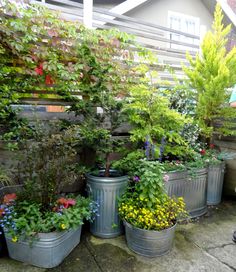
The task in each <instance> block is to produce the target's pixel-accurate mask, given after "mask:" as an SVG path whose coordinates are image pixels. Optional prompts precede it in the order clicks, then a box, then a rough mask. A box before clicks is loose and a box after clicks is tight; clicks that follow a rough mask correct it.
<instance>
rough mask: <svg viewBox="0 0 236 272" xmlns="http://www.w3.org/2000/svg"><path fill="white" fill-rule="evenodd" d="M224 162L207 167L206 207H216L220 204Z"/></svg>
mask: <svg viewBox="0 0 236 272" xmlns="http://www.w3.org/2000/svg"><path fill="white" fill-rule="evenodd" d="M224 173H225V162H221V163H219V164H216V165H209V169H208V178H207V179H208V180H207V205H218V204H219V203H220V202H221V196H222V190H223V182H224Z"/></svg>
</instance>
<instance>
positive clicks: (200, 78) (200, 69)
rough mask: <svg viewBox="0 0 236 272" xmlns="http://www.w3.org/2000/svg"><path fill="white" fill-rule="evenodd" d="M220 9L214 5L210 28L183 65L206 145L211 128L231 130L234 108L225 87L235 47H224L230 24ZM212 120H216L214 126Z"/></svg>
mask: <svg viewBox="0 0 236 272" xmlns="http://www.w3.org/2000/svg"><path fill="white" fill-rule="evenodd" d="M222 20H223V13H222V10H221V8H220V5H219V4H218V5H216V10H215V14H214V22H213V25H212V29H213V31H209V32H207V34H206V35H205V37H204V40H203V42H202V44H201V53H199V54H197V56H196V59H193V58H192V57H191V56H190V55H189V54H188V55H187V58H188V60H189V63H190V66H189V67H184V71H185V74H186V76H187V85H188V86H189V88H192V89H194V90H195V93H193V94H194V96H193V98H194V97H195V101H196V120H197V122H198V124H199V126H200V129H201V131H200V133H201V135H202V136H203V137H204V141H205V142H206V143H207V144H208V145H209V144H210V143H211V142H212V136H213V132H214V131H216V132H218V133H220V134H223V135H230V134H233V133H234V130H233V129H231V128H232V122H231V120H232V118H234V117H235V112H234V111H233V109H232V108H230V107H228V106H227V104H228V101H229V95H230V94H229V92H228V88H230V87H232V86H233V85H234V84H235V83H236V74H235V70H236V48H235V47H234V48H233V49H232V50H231V51H230V52H227V50H226V43H227V35H228V34H229V32H230V29H231V26H230V25H229V26H227V27H224V25H223V22H222ZM214 123H220V124H221V125H220V126H215V125H214Z"/></svg>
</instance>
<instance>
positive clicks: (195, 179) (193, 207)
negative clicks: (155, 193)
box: [165, 168, 207, 218]
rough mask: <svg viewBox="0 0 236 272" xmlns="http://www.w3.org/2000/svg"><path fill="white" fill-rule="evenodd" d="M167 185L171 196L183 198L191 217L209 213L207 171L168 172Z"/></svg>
mask: <svg viewBox="0 0 236 272" xmlns="http://www.w3.org/2000/svg"><path fill="white" fill-rule="evenodd" d="M167 175H168V176H169V180H168V181H167V182H166V183H165V186H166V189H167V194H168V195H169V196H176V197H183V198H184V201H185V203H186V209H187V211H188V212H189V215H190V217H192V218H194V217H198V216H201V215H203V214H205V213H206V212H207V202H206V192H207V191H206V189H207V169H206V168H204V169H196V170H194V171H176V172H168V173H167Z"/></svg>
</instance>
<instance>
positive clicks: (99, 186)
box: [86, 171, 128, 238]
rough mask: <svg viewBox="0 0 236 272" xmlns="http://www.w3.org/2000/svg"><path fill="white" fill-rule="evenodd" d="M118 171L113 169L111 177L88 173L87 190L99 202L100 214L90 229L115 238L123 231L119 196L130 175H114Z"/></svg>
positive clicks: (99, 235) (94, 232)
mask: <svg viewBox="0 0 236 272" xmlns="http://www.w3.org/2000/svg"><path fill="white" fill-rule="evenodd" d="M102 172H104V171H101V173H102ZM116 173H117V172H115V171H111V174H112V175H113V176H111V177H104V176H93V175H91V174H87V175H86V178H87V191H88V192H89V195H90V197H91V198H92V199H93V200H94V201H96V202H97V203H98V204H99V207H98V214H99V216H96V218H95V220H94V221H93V222H92V223H91V224H90V231H91V233H92V234H93V235H95V236H98V237H101V238H113V237H116V236H119V235H120V234H122V233H123V225H122V222H121V220H120V217H119V215H118V197H119V196H121V195H122V194H123V192H124V191H125V188H126V186H127V183H128V176H114V174H116Z"/></svg>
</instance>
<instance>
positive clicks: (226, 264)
mask: <svg viewBox="0 0 236 272" xmlns="http://www.w3.org/2000/svg"><path fill="white" fill-rule="evenodd" d="M203 251H204V252H205V253H206V254H207V255H210V256H211V257H212V258H214V259H216V260H217V261H218V262H220V263H222V264H224V265H225V266H227V267H228V268H230V269H232V271H236V269H235V268H234V267H233V266H231V265H229V264H228V263H225V262H223V261H222V260H220V259H219V258H218V257H216V256H214V255H212V254H211V253H210V252H207V251H205V250H203Z"/></svg>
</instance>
